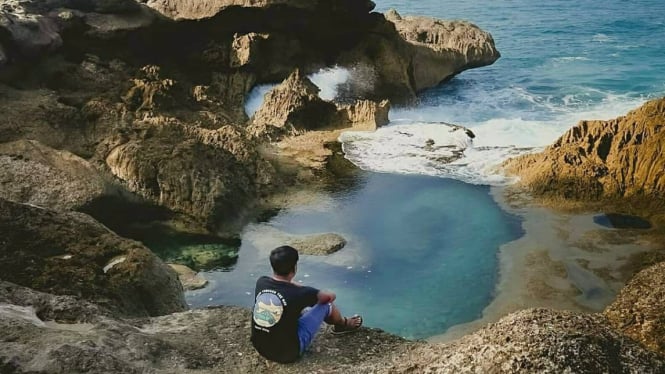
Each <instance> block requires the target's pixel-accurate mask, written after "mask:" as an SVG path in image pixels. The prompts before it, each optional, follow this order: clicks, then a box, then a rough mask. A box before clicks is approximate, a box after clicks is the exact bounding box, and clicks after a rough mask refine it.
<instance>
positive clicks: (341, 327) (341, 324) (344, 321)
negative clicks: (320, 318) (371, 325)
mask: <svg viewBox="0 0 665 374" xmlns="http://www.w3.org/2000/svg"><path fill="white" fill-rule="evenodd" d="M325 322H326V323H327V324H329V325H333V326H335V328H334V329H333V333H334V332H335V331H336V330H337V331H338V332H350V331H353V330H356V329H358V328H359V327H360V326H361V325H362V323H363V319H362V317H360V316H358V315H355V316H353V317H348V318H347V317H344V316H342V312H341V311H340V310H339V308H337V306H335V305H334V304H333V305H332V310H331V312H330V315H328V317H327V318H326V319H325Z"/></svg>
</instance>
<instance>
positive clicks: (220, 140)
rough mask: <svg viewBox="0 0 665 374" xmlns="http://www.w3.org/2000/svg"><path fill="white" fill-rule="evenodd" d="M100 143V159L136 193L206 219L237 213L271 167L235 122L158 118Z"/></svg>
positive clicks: (267, 177)
mask: <svg viewBox="0 0 665 374" xmlns="http://www.w3.org/2000/svg"><path fill="white" fill-rule="evenodd" d="M134 129H135V132H134V133H133V134H132V135H131V136H122V135H121V136H117V137H115V138H112V139H109V140H107V141H106V142H105V143H104V144H102V145H101V146H100V149H99V157H100V161H99V162H100V163H104V165H105V166H104V168H107V169H108V170H109V172H110V173H111V174H113V175H114V176H116V177H117V178H119V179H120V180H121V181H122V183H123V184H124V185H125V186H126V187H127V188H128V189H129V190H130V191H132V192H135V193H137V194H138V195H140V196H142V197H144V198H145V199H147V200H148V201H152V202H154V203H156V204H158V205H161V206H164V207H167V208H169V209H171V210H173V211H176V212H179V213H184V214H187V215H190V216H192V217H195V218H197V219H199V220H200V221H201V222H204V223H206V224H212V223H214V222H221V221H224V220H226V219H233V218H234V217H236V216H237V215H238V214H239V213H240V212H242V210H243V209H244V207H245V206H247V205H248V204H249V203H250V199H251V198H252V197H253V196H254V195H255V193H256V191H257V189H258V188H259V186H260V185H261V183H264V184H268V183H271V180H272V179H271V178H272V173H273V172H272V169H271V167H270V165H269V164H267V162H265V161H263V162H262V161H261V160H259V159H258V155H257V153H256V150H255V149H254V148H252V147H251V145H252V143H251V142H250V141H248V140H247V139H245V138H244V135H243V134H242V133H241V132H240V131H238V130H237V129H235V128H233V127H232V126H224V127H220V128H219V129H217V130H208V129H202V128H199V127H196V126H191V125H185V124H183V123H180V122H179V121H177V120H175V119H169V118H153V119H146V120H145V121H142V122H137V123H135V128H134Z"/></svg>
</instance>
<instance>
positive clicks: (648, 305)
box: [605, 262, 665, 354]
mask: <svg viewBox="0 0 665 374" xmlns="http://www.w3.org/2000/svg"><path fill="white" fill-rule="evenodd" d="M605 316H607V318H608V319H609V320H610V323H611V324H612V326H614V328H616V329H617V330H619V331H621V332H622V333H624V334H626V335H628V336H630V337H631V338H633V339H635V340H637V341H639V342H640V343H642V344H644V346H646V347H647V348H649V349H651V350H652V351H655V352H658V353H660V354H665V262H661V263H660V264H657V265H654V266H652V267H650V268H647V269H645V270H642V271H641V272H639V273H638V274H637V275H635V277H633V279H632V280H631V281H630V282H628V284H627V285H626V286H625V287H624V288H623V289H621V292H619V295H618V296H617V298H616V301H614V302H613V303H612V304H611V305H610V306H608V307H607V309H605Z"/></svg>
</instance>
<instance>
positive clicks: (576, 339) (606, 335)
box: [387, 309, 665, 373]
mask: <svg viewBox="0 0 665 374" xmlns="http://www.w3.org/2000/svg"><path fill="white" fill-rule="evenodd" d="M410 357H412V358H415V359H411V360H403V361H398V362H396V363H394V366H392V367H389V368H387V369H388V370H387V371H389V372H394V373H412V372H451V373H452V372H462V371H465V372H477V373H487V372H502V373H521V372H529V373H565V372H570V373H600V372H639V373H660V372H662V371H663V370H665V362H664V361H663V358H662V357H661V356H658V355H656V354H654V353H652V352H649V351H647V350H645V349H644V348H642V347H641V346H639V345H638V344H637V343H635V342H633V341H631V340H629V339H626V338H625V337H624V336H622V335H621V334H620V333H618V332H616V331H614V330H612V329H611V328H610V327H609V324H608V322H607V320H606V319H605V318H603V317H602V316H599V315H593V314H575V313H571V312H563V311H552V310H547V309H527V310H523V311H519V312H515V313H512V314H509V315H508V316H506V317H504V318H502V319H501V320H500V321H499V322H497V323H494V324H491V325H488V326H487V327H485V328H483V329H481V330H480V331H478V332H476V333H473V334H471V335H468V336H465V337H463V338H461V339H459V340H457V341H455V342H453V343H451V344H449V345H428V346H420V347H418V348H417V349H415V350H414V351H412V352H411V355H410Z"/></svg>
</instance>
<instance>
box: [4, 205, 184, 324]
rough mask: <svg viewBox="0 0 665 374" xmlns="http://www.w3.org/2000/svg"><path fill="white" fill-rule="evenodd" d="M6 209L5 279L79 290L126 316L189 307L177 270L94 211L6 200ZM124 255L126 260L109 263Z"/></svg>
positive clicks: (48, 289)
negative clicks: (110, 227) (99, 218)
mask: <svg viewBox="0 0 665 374" xmlns="http://www.w3.org/2000/svg"><path fill="white" fill-rule="evenodd" d="M0 213H1V214H0V231H1V232H3V238H2V241H0V279H2V280H5V281H9V282H13V283H17V284H19V285H23V286H26V287H30V288H33V289H36V290H40V291H44V292H50V293H54V294H59V295H77V296H79V297H81V298H83V299H86V300H91V301H94V302H96V303H99V304H100V305H105V306H106V307H107V308H109V309H112V310H115V311H117V312H118V313H122V314H125V315H134V316H145V315H161V314H166V313H172V312H175V311H181V310H184V309H185V301H184V297H183V293H182V286H181V285H180V282H179V281H178V279H177V275H176V274H175V272H174V271H173V270H171V269H170V268H169V267H167V266H166V265H165V264H164V263H163V262H162V261H161V260H159V259H158V258H157V257H156V256H155V255H154V254H152V252H150V250H148V249H147V248H145V247H144V246H143V245H141V244H140V243H138V242H134V241H131V240H128V239H124V238H121V237H119V236H117V235H116V234H114V233H113V232H111V231H110V230H108V229H107V228H106V227H104V226H102V225H101V224H99V223H98V222H96V221H95V220H94V219H92V218H91V217H90V216H87V215H85V214H82V213H74V212H56V211H53V210H48V209H44V208H39V207H35V206H30V205H26V204H18V203H14V202H10V201H7V200H4V199H0ZM118 257H122V258H123V261H121V262H117V263H116V264H114V265H113V266H109V264H110V263H111V262H112V261H113V260H114V259H117V258H118ZM105 267H107V269H106V271H104V268H105Z"/></svg>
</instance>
